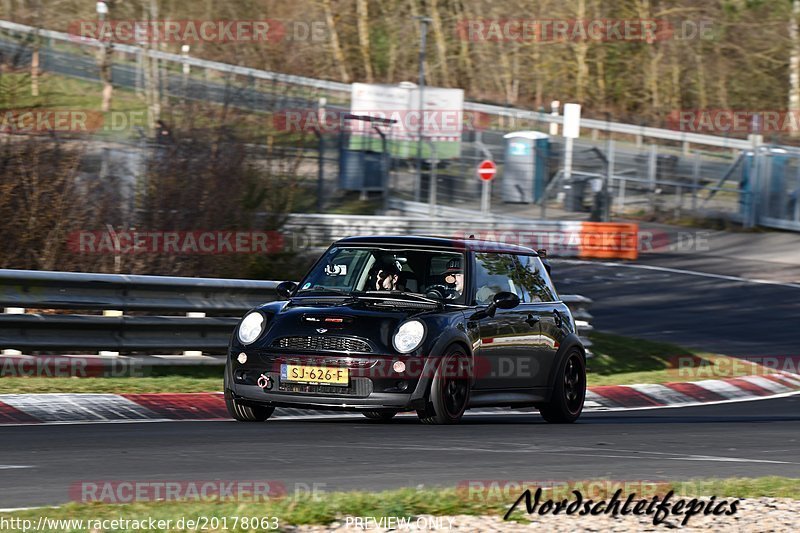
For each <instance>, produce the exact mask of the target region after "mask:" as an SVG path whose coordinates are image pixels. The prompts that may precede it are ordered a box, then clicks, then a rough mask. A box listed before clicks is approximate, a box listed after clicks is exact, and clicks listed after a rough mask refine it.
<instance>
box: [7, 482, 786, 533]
mask: <svg viewBox="0 0 800 533" xmlns="http://www.w3.org/2000/svg"><path fill="white" fill-rule="evenodd" d="M585 483H586V484H588V483H590V480H586V482H585ZM595 486H599V487H608V490H602V489H601V490H598V491H593V492H592V493H591V494H588V493H584V495H585V497H587V498H588V497H591V498H593V499H595V501H599V500H600V499H603V498H608V497H609V496H610V495H611V494H613V492H614V491H615V490H616V489H617V488H618V487H617V486H616V485H614V483H612V482H607V481H603V480H596V483H595ZM576 487H577V486H576ZM525 488H530V489H531V490H532V491H533V490H535V488H536V487H535V486H531V487H525ZM669 490H674V491H675V496H676V497H678V498H682V497H694V496H717V497H718V498H724V497H728V498H731V497H734V498H758V497H779V498H792V499H800V479H792V478H785V477H765V478H755V479H745V478H736V479H710V480H693V481H685V482H676V483H664V484H659V490H658V491H656V492H654V493H652V494H647V497H650V498H652V496H653V495H654V494H660V495H663V494H665V493H666V492H668V491H669ZM521 491H522V489H518V488H517V487H515V488H514V489H509V490H506V491H503V492H495V493H492V492H489V491H478V492H469V491H468V490H466V488H464V489H461V490H457V489H454V488H448V489H425V490H415V489H410V488H406V489H397V490H391V491H384V492H331V493H324V492H323V493H318V494H316V495H315V496H313V497H312V496H310V495H307V494H305V495H302V496H292V497H287V498H280V499H271V500H266V501H260V502H244V503H243V502H241V501H240V502H231V501H220V500H215V501H171V502H165V501H160V502H143V503H132V504H123V505H118V504H105V503H88V504H84V503H70V504H67V505H64V506H61V507H58V508H47V509H31V510H26V511H19V512H14V513H0V518H10V517H11V518H19V519H21V520H30V521H31V522H32V523H33V524H36V523H38V521H39V518H40V517H41V516H43V515H44V516H46V517H47V518H48V519H49V520H69V519H72V520H85V521H86V520H92V521H94V520H104V519H108V520H114V519H128V520H148V519H151V518H152V519H154V520H156V521H159V520H163V521H165V522H166V521H167V520H170V521H171V523H172V524H173V525H172V526H171V527H162V528H158V529H155V530H154V531H181V530H182V529H181V528H179V527H176V526H175V524H176V523H178V521H179V520H180V519H181V518H183V519H184V521H185V520H188V519H194V518H196V517H200V516H202V517H209V518H211V517H216V518H217V519H218V520H220V527H217V528H209V529H207V530H208V531H221V530H223V527H221V524H222V522H221V520H222V519H225V520H226V521H227V524H226V525H227V529H226V530H228V531H248V530H250V531H252V530H256V531H263V530H265V529H267V528H264V527H252V525H250V524H248V526H249V527H248V526H245V527H242V522H243V520H242V519H243V517H248V522H250V519H251V518H262V517H265V518H267V517H268V518H269V519H272V518H277V522H274V521H268V522H267V524H275V523H277V525H278V526H279V527H280V528H285V527H287V526H290V525H302V524H330V523H332V522H335V521H338V520H342V519H343V518H344V517H347V516H362V517H374V518H381V517H407V518H413V517H417V516H420V515H434V516H453V515H473V516H485V515H503V514H504V513H505V512H506V511H507V510H508V508H509V507H510V506H511V504H512V503H513V502H514V501H515V500H516V499H517V498H518V497H519V495H520V494H521ZM634 491H635V489H633V490H631V491H630V492H634ZM628 493H629V492H628ZM628 493H625V494H624V495H623V497H626V496H627V494H628ZM638 496H640V497H643V496H644V493H638ZM513 517H514V519H520V520H523V519H524V518H525V516H524V514H523V511H517V514H515V515H513ZM234 521H236V522H237V524H234ZM184 523H185V522H184ZM73 524H74V523H73ZM83 525H84V528H86V524H85V523H84V524H83ZM185 529H191V528H186V527H184V528H183V530H185ZM77 530H78V528H77V527H75V528H72V529H70V527H69V526H67V525H65V524H63V523H62V524H60V525H59V529H58V531H77ZM84 530H85V529H84ZM128 530H133V527H128V528H125V527H120V528H116V529H114V528H110V529H107V531H128ZM39 531H56V529H52V528H51V529H48V528H47V527H46V526H45V527H44V528H43V529H40V530H39Z"/></svg>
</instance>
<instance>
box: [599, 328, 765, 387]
mask: <svg viewBox="0 0 800 533" xmlns="http://www.w3.org/2000/svg"><path fill="white" fill-rule="evenodd" d="M590 338H591V340H592V352H593V353H594V355H595V357H593V358H592V359H590V360H589V362H588V371H589V374H588V377H587V381H588V384H589V386H590V387H591V386H596V385H631V384H634V383H669V382H675V381H699V380H703V379H723V378H734V377H741V376H752V375H763V374H765V373H770V372H769V371H767V369H765V368H764V367H762V366H760V365H757V364H755V363H751V362H748V361H744V360H742V359H738V358H735V357H729V356H726V355H720V354H712V353H706V352H700V351H696V350H690V349H689V348H685V347H683V346H678V345H677V344H670V343H666V342H656V341H648V340H644V339H635V338H631V337H623V336H620V335H612V334H609V333H598V332H593V333H592V334H591V336H590Z"/></svg>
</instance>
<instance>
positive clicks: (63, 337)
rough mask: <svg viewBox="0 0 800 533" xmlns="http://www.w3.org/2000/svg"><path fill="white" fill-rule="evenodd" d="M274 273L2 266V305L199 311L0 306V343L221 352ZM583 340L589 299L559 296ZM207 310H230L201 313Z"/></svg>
mask: <svg viewBox="0 0 800 533" xmlns="http://www.w3.org/2000/svg"><path fill="white" fill-rule="evenodd" d="M278 283H279V282H277V281H252V280H233V279H215V278H180V277H164V276H127V275H116V274H83V273H71V272H41V271H30V270H0V307H7V308H8V307H13V308H18V309H23V310H28V309H32V310H40V311H42V310H52V309H64V310H75V311H83V310H90V309H94V310H116V311H132V312H141V311H161V312H191V313H197V314H199V315H200V316H138V315H134V316H130V315H122V316H94V315H85V314H44V313H37V314H16V313H2V314H0V349H14V350H23V349H24V350H28V351H45V352H65V351H70V350H91V351H96V350H114V351H118V352H146V353H163V351H165V350H167V351H182V350H199V351H204V352H209V353H212V354H222V353H225V350H226V348H227V346H228V341H229V338H230V334H231V332H232V331H233V328H234V327H235V326H236V323H237V322H238V320H239V318H238V317H239V316H241V315H242V314H243V313H244V312H245V311H247V310H248V309H251V308H252V307H255V306H256V305H258V304H260V303H263V302H267V301H272V300H275V298H276V295H275V290H274V289H275V287H276V286H277V285H278ZM562 300H563V301H564V302H565V303H567V304H568V305H569V306H570V308H571V309H572V311H573V315H574V316H575V319H576V321H577V322H578V329H579V333H580V334H581V336H582V338H583V340H584V342H585V343H588V344H587V346H588V345H589V344H590V343H589V342H588V338H586V334H587V333H588V332H589V331H591V326H590V321H591V315H589V313H588V307H589V305H590V304H591V300H589V299H588V298H585V297H583V296H562ZM205 313H226V314H229V315H234V316H219V317H206V316H204V314H205Z"/></svg>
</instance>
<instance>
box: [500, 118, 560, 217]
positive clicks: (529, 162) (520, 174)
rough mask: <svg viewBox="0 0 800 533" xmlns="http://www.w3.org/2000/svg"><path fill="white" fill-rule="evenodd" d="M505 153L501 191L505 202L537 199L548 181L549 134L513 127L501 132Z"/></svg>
mask: <svg viewBox="0 0 800 533" xmlns="http://www.w3.org/2000/svg"><path fill="white" fill-rule="evenodd" d="M504 138H505V140H506V156H505V162H504V165H503V176H502V179H501V185H500V191H501V195H502V198H503V201H504V202H506V203H524V204H529V203H532V202H538V201H539V199H540V198H541V197H542V195H543V194H544V189H545V187H546V185H547V173H548V168H547V167H548V164H547V159H548V155H549V152H550V136H549V135H547V134H545V133H541V132H538V131H515V132H511V133H509V134H507V135H505V136H504Z"/></svg>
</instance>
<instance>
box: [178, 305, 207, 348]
mask: <svg viewBox="0 0 800 533" xmlns="http://www.w3.org/2000/svg"><path fill="white" fill-rule="evenodd" d="M205 317H206V314H205V313H199V312H190V313H186V318H205ZM183 355H185V356H187V357H200V356H202V355H203V352H202V351H200V350H184V352H183Z"/></svg>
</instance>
